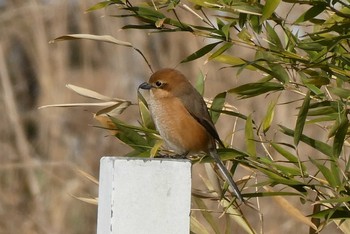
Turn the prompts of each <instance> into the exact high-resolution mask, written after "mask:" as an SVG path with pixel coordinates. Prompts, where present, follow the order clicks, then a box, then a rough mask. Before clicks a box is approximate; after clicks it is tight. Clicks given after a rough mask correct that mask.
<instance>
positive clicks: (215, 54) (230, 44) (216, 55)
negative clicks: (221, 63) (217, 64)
mask: <svg viewBox="0 0 350 234" xmlns="http://www.w3.org/2000/svg"><path fill="white" fill-rule="evenodd" d="M232 46H233V44H232V43H230V42H226V43H225V44H224V45H223V46H221V47H220V48H219V49H217V50H216V51H215V52H214V53H212V54H211V55H210V56H209V58H208V60H207V61H210V60H212V59H214V58H216V57H218V56H219V55H221V54H222V53H224V52H225V51H226V50H228V49H230V48H231V47H232Z"/></svg>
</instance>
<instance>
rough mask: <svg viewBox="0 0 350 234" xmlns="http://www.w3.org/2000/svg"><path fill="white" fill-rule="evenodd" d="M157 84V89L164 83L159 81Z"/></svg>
mask: <svg viewBox="0 0 350 234" xmlns="http://www.w3.org/2000/svg"><path fill="white" fill-rule="evenodd" d="M155 84H156V86H157V87H160V86H162V85H163V83H162V82H161V81H159V80H157V81H156V83H155Z"/></svg>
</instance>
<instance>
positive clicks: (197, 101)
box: [180, 88, 224, 147]
mask: <svg viewBox="0 0 350 234" xmlns="http://www.w3.org/2000/svg"><path fill="white" fill-rule="evenodd" d="M193 93H195V95H193ZM180 99H181V102H182V103H183V105H184V106H185V108H186V110H187V111H188V112H189V113H190V114H191V115H192V117H193V118H194V119H196V120H197V121H198V123H200V124H201V125H202V126H203V127H204V128H205V129H206V130H207V131H208V132H209V134H210V135H211V136H212V137H213V138H214V139H215V140H216V141H217V142H218V143H219V144H220V145H221V146H222V147H224V144H223V142H222V141H221V140H220V137H219V134H218V132H217V131H216V128H215V125H214V123H213V121H212V119H211V117H210V115H209V112H208V108H207V105H206V103H205V101H204V100H203V97H202V96H201V95H200V94H199V93H198V92H197V90H196V89H195V88H193V90H192V92H191V95H188V96H186V95H184V96H182V97H181V98H180Z"/></svg>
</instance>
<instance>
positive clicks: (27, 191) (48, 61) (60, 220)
mask: <svg viewBox="0 0 350 234" xmlns="http://www.w3.org/2000/svg"><path fill="white" fill-rule="evenodd" d="M97 2H98V1H96V0H94V1H93V0H26V1H23V0H0V90H1V91H0V112H1V115H0V131H1V134H0V186H1V189H0V233H13V234H17V233H50V234H56V233H57V234H58V233H67V234H69V233H95V232H96V213H97V207H96V206H95V205H91V204H88V203H85V202H82V201H80V200H79V199H76V198H75V196H76V197H86V198H94V197H97V194H98V185H97V184H95V183H93V182H92V181H90V180H89V179H87V176H86V175H84V173H79V170H81V171H84V172H85V173H88V174H90V175H92V176H94V177H95V178H98V174H99V172H98V169H99V160H100V158H101V157H102V156H105V155H115V156H120V155H124V154H125V153H127V152H128V151H129V148H128V146H125V145H123V144H121V143H120V142H118V141H117V139H116V138H115V137H113V136H109V135H108V134H109V133H108V132H107V131H105V130H103V129H99V128H95V127H93V126H94V125H98V123H97V122H95V121H94V120H93V118H92V117H93V111H94V110H93V109H86V108H49V109H40V110H38V107H40V106H42V105H47V104H57V103H72V102H86V101H88V102H91V100H87V99H86V98H83V97H81V96H78V95H77V94H75V93H74V92H72V91H71V90H69V89H67V88H66V87H65V85H66V84H74V85H78V86H81V87H85V88H88V89H92V90H94V91H97V92H99V93H102V94H104V95H106V96H111V97H118V98H122V99H127V100H130V101H132V102H136V98H137V93H136V91H137V87H138V85H139V84H140V83H141V82H143V81H146V80H147V79H148V78H149V76H150V75H151V71H150V70H149V68H148V66H147V64H146V63H145V62H144V60H143V59H142V58H141V56H140V55H139V54H138V53H136V52H135V51H134V50H132V49H130V48H126V47H120V46H116V45H112V44H106V43H98V42H94V41H87V40H79V41H63V42H56V43H49V42H50V41H51V40H53V39H54V38H56V37H59V36H62V35H65V34H71V33H90V34H97V35H104V34H108V35H112V36H114V37H115V38H117V39H119V40H123V41H128V42H130V43H132V44H133V45H134V46H135V47H137V48H139V49H140V50H141V51H142V52H143V53H144V55H145V56H146V57H147V59H148V60H149V62H150V64H151V65H152V67H153V69H154V70H157V69H159V68H162V67H176V68H178V69H180V70H181V71H182V72H183V73H184V74H186V75H187V77H189V78H190V80H191V81H192V83H194V82H195V81H196V77H198V75H199V74H200V73H201V72H202V73H203V74H206V75H207V81H206V90H205V96H206V97H208V98H213V97H214V95H215V94H217V93H219V92H223V91H224V90H226V89H228V88H232V87H234V86H236V85H238V84H242V83H246V82H247V81H248V80H249V79H253V78H254V76H256V75H258V74H254V73H249V72H247V71H244V72H242V73H240V74H239V76H238V75H237V74H236V73H237V71H236V70H234V69H220V68H221V66H220V64H215V63H213V62H210V63H208V64H206V63H205V58H203V59H199V60H196V61H194V62H190V63H186V64H181V65H179V62H180V61H181V60H182V59H184V58H185V57H187V56H188V55H190V54H191V53H193V52H194V51H196V50H198V49H199V48H201V46H203V45H205V44H207V43H208V41H206V40H204V39H202V38H199V37H198V38H196V37H195V36H193V35H190V34H186V33H176V34H171V33H169V34H157V33H154V34H152V33H148V32H146V31H138V30H129V31H127V30H120V28H121V27H122V26H123V25H124V24H125V23H126V22H123V20H122V19H119V18H113V17H110V16H108V15H110V14H111V12H108V10H107V11H106V10H100V11H95V12H91V13H85V11H86V10H87V9H88V8H89V7H90V6H92V5H94V4H96V3H97ZM128 20H130V19H128ZM193 20H195V19H193ZM129 23H130V22H129ZM233 50H234V51H232V52H233V53H236V56H238V57H245V58H249V57H250V56H253V55H254V54H253V52H252V51H247V50H244V49H241V50H237V48H235V49H233ZM269 98H271V97H258V98H256V99H252V100H250V101H249V102H247V101H245V100H237V98H235V97H234V96H230V97H229V98H228V102H229V103H230V104H232V105H234V106H235V107H236V108H237V110H238V111H239V112H241V113H244V114H246V115H249V114H250V113H253V114H254V116H255V118H257V119H259V116H262V115H264V113H265V109H266V108H267V104H266V103H267V102H268V100H269ZM290 98H292V97H291V96H289V97H281V99H280V101H281V102H283V101H287V100H289V99H290ZM262 104H265V105H262ZM296 113H297V111H296V110H290V109H289V110H286V109H283V108H280V109H279V110H278V116H277V118H276V120H275V121H276V122H277V123H278V122H279V121H281V120H283V121H284V122H288V121H286V120H287V119H288V118H290V117H292V116H293V117H294V115H295V114H296ZM120 118H122V119H124V120H127V121H128V122H129V123H131V124H137V120H138V118H139V115H138V111H137V107H136V106H135V107H131V108H129V109H128V110H127V111H126V112H125V113H123V114H122V115H121V116H120ZM235 124H236V123H234V122H233V121H232V118H225V117H222V118H220V121H219V123H218V131H219V133H220V135H221V136H222V138H223V139H230V137H231V135H232V134H231V133H232V130H233V129H234V131H235V138H234V143H233V145H234V147H236V148H241V147H243V146H244V142H243V139H244V137H240V135H241V136H243V134H244V132H243V131H242V130H243V129H244V125H242V123H240V122H239V121H238V122H237V125H235ZM285 125H286V126H288V124H285ZM293 125H294V122H293V121H290V126H293ZM316 134H317V133H316ZM240 139H242V140H240ZM197 172H198V173H203V172H202V170H201V165H196V166H195V167H194V175H193V180H194V186H195V187H198V188H200V187H201V184H200V183H201V181H200V179H199V178H198V176H196V173H197ZM245 175H247V172H246V171H244V170H239V171H238V174H237V175H235V176H237V178H241V177H243V176H245ZM291 201H292V202H293V200H291ZM294 203H295V204H300V201H298V200H296V201H294ZM260 205H261V207H260V208H261V212H262V213H263V214H264V221H263V223H264V224H263V225H262V224H261V223H260V222H261V217H260V215H261V214H258V213H257V212H256V211H254V210H252V209H250V208H248V209H246V215H247V217H248V219H250V220H251V222H252V223H253V224H254V223H255V224H256V227H261V228H263V230H264V233H295V232H296V231H301V232H302V233H305V232H307V230H308V227H307V226H306V225H298V224H299V223H298V221H296V220H294V219H292V218H290V216H289V215H288V214H287V213H285V212H280V211H279V210H278V209H279V208H278V207H277V206H276V205H275V204H271V199H269V198H266V199H265V200H264V201H262V203H261V204H260ZM215 206H216V207H217V204H215V205H214V207H215ZM301 210H302V212H304V214H307V213H308V209H307V207H306V208H305V207H303V208H301ZM309 213H311V211H309ZM220 214H221V213H218V216H219V215H220ZM237 233H240V232H239V231H238V232H237ZM324 233H327V229H326V230H325V231H324ZM329 233H337V230H335V229H334V227H333V228H332V227H330V231H329Z"/></svg>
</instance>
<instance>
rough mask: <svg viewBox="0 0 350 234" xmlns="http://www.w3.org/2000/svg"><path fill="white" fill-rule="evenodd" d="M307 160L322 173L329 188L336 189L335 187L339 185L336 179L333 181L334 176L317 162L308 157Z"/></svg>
mask: <svg viewBox="0 0 350 234" xmlns="http://www.w3.org/2000/svg"><path fill="white" fill-rule="evenodd" d="M309 160H310V161H311V162H312V163H313V164H314V165H315V166H316V167H317V168H318V170H320V172H321V173H322V175H323V176H324V178H325V179H326V180H327V182H328V183H329V185H330V186H332V187H333V188H336V187H337V186H339V184H338V183H337V179H335V177H334V176H336V175H333V173H332V171H331V170H330V169H329V168H328V167H326V166H325V165H322V164H321V163H319V162H318V161H317V160H314V159H312V158H310V157H309Z"/></svg>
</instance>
